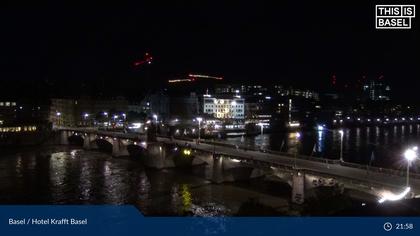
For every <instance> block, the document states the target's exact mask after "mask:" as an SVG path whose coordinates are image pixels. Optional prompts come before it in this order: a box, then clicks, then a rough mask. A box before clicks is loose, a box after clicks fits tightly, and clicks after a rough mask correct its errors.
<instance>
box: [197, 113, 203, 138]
mask: <svg viewBox="0 0 420 236" xmlns="http://www.w3.org/2000/svg"><path fill="white" fill-rule="evenodd" d="M196 120H197V121H198V142H200V137H201V135H200V128H201V121H203V118H201V117H197V118H196Z"/></svg>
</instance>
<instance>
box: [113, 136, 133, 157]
mask: <svg viewBox="0 0 420 236" xmlns="http://www.w3.org/2000/svg"><path fill="white" fill-rule="evenodd" d="M127 145H128V144H127V143H124V141H123V140H121V139H119V138H113V139H112V156H113V157H121V156H129V155H130V153H128V150H127Z"/></svg>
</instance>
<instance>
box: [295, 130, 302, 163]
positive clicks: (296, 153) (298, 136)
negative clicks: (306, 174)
mask: <svg viewBox="0 0 420 236" xmlns="http://www.w3.org/2000/svg"><path fill="white" fill-rule="evenodd" d="M301 136H302V135H301V134H300V133H299V132H296V152H295V158H294V163H293V167H294V168H295V169H296V159H297V156H298V153H299V139H300V137H301Z"/></svg>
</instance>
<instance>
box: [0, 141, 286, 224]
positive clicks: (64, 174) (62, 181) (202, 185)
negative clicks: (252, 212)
mask: <svg viewBox="0 0 420 236" xmlns="http://www.w3.org/2000/svg"><path fill="white" fill-rule="evenodd" d="M283 189H284V190H283ZM250 199H258V201H259V202H260V203H261V204H263V205H267V206H270V207H272V208H273V209H277V210H278V209H283V208H288V207H289V199H290V188H289V187H287V186H286V187H284V184H283V186H282V184H277V183H274V185H273V186H271V185H270V183H268V182H266V181H261V180H255V181H254V182H253V181H250V182H246V183H238V184H211V183H210V182H209V181H207V180H204V179H202V178H200V177H197V176H194V175H193V174H192V173H191V171H189V170H178V169H167V170H150V169H146V168H144V166H143V165H142V163H141V161H139V160H134V159H132V158H125V159H116V158H112V157H111V156H110V155H109V154H107V153H103V152H97V151H86V150H83V149H80V148H78V147H65V146H49V147H40V148H27V149H24V150H8V152H7V153H5V152H2V154H1V156H0V204H133V205H135V206H136V207H137V208H138V209H140V210H141V212H142V213H143V214H146V215H199V216H214V215H236V214H237V212H238V210H239V209H240V208H241V206H242V204H244V203H246V202H248V201H249V200H250ZM256 214H258V213H256Z"/></svg>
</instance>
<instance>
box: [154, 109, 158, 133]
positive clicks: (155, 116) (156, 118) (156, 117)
mask: <svg viewBox="0 0 420 236" xmlns="http://www.w3.org/2000/svg"><path fill="white" fill-rule="evenodd" d="M153 118H155V136H156V137H157V123H158V116H157V115H156V114H153Z"/></svg>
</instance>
